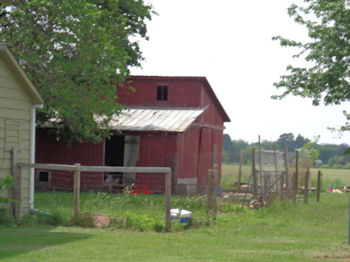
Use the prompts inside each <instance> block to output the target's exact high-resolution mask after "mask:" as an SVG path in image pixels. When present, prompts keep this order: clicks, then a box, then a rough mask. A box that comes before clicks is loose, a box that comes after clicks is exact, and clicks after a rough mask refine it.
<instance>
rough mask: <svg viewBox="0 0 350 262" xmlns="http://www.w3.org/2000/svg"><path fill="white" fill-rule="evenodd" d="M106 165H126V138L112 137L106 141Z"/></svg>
mask: <svg viewBox="0 0 350 262" xmlns="http://www.w3.org/2000/svg"><path fill="white" fill-rule="evenodd" d="M105 165H106V166H123V165H124V136H112V137H111V138H110V139H106V148H105Z"/></svg>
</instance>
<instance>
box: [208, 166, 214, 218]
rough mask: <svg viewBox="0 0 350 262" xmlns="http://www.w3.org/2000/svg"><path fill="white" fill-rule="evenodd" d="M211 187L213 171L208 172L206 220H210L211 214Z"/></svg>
mask: <svg viewBox="0 0 350 262" xmlns="http://www.w3.org/2000/svg"><path fill="white" fill-rule="evenodd" d="M212 187H213V169H209V170H208V187H207V218H208V220H210V216H211V215H210V214H211V212H212V198H213V197H212V191H213V190H212Z"/></svg>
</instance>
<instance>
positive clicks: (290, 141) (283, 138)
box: [277, 133, 296, 151]
mask: <svg viewBox="0 0 350 262" xmlns="http://www.w3.org/2000/svg"><path fill="white" fill-rule="evenodd" d="M277 143H278V144H279V146H280V148H281V149H282V150H284V144H286V145H287V147H288V151H294V150H295V148H296V146H295V141H294V135H293V134H292V133H284V134H282V135H280V137H279V138H278V139H277Z"/></svg>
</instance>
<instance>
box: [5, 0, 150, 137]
mask: <svg viewBox="0 0 350 262" xmlns="http://www.w3.org/2000/svg"><path fill="white" fill-rule="evenodd" d="M152 13H153V10H152V7H151V6H150V5H146V4H144V1H143V0H138V1H134V0H119V1H117V0H99V1H98V0H79V1H72V0H60V1H54V0H47V1H42V0H23V1H13V0H2V1H1V3H0V41H6V42H8V45H9V48H10V49H11V51H12V52H13V53H14V55H15V57H16V59H17V60H18V61H19V63H20V65H21V66H22V68H23V69H24V71H25V72H26V74H27V75H28V77H29V78H30V80H31V81H32V82H33V83H34V85H35V86H36V87H37V88H38V90H39V92H40V94H41V95H42V97H43V98H44V101H45V105H44V109H43V110H41V112H40V114H39V116H38V120H39V122H40V123H45V122H46V121H47V120H48V119H50V118H54V119H56V120H58V121H55V122H53V125H54V128H55V129H54V130H55V132H56V134H57V135H58V136H59V137H60V138H63V139H65V140H68V141H80V142H81V141H86V140H90V141H94V142H96V141H99V140H100V138H101V136H102V135H107V134H108V133H109V130H108V128H107V123H108V122H109V120H110V119H111V117H112V115H113V114H117V113H118V112H120V110H121V106H120V105H118V104H117V103H115V102H116V100H117V94H116V86H115V84H113V83H121V82H123V81H124V80H125V79H126V78H127V77H128V75H129V67H130V66H139V65H140V61H141V60H142V59H143V58H142V54H141V51H140V49H139V44H138V40H139V39H141V38H144V39H147V35H146V33H147V28H146V23H145V21H146V20H148V19H151V15H152ZM94 116H95V117H96V116H103V120H101V123H99V124H97V123H96V121H95V119H94ZM101 127H102V128H101Z"/></svg>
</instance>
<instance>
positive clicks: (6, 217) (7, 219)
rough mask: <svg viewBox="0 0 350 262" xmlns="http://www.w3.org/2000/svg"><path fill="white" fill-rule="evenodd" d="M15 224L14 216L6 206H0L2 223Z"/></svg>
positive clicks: (0, 223)
mask: <svg viewBox="0 0 350 262" xmlns="http://www.w3.org/2000/svg"><path fill="white" fill-rule="evenodd" d="M13 224H14V220H13V216H12V215H11V214H10V213H9V211H8V210H7V209H6V208H3V207H2V208H0V225H4V226H11V225H13Z"/></svg>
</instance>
